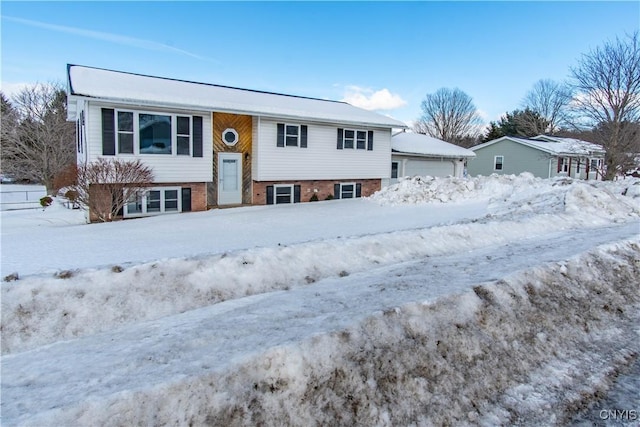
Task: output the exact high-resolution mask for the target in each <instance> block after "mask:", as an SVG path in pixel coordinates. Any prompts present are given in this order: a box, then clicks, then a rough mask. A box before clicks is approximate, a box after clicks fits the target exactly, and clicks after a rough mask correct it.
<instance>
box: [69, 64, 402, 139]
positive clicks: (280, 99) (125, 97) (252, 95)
mask: <svg viewBox="0 0 640 427" xmlns="http://www.w3.org/2000/svg"><path fill="white" fill-rule="evenodd" d="M67 77H68V85H69V89H68V90H69V95H70V98H72V99H71V100H70V103H73V98H74V97H86V98H95V99H100V100H105V101H109V102H118V103H125V104H138V105H154V106H166V107H173V108H181V109H190V110H203V111H221V112H228V113H237V114H248V115H257V116H266V117H278V118H295V119H305V120H310V121H316V122H329V123H345V124H354V125H362V126H379V127H386V128H406V127H407V125H406V124H404V123H403V122H401V121H399V120H395V119H392V118H390V117H387V116H384V115H382V114H378V113H375V112H373V111H367V110H364V109H362V108H358V107H354V106H353V105H350V104H347V103H346V102H340V101H330V100H324V99H317V98H308V97H302V96H292V95H283V94H278V93H271V92H264V91H257V90H249V89H240V88H234V87H228V86H220V85H214V84H207V83H197V82H190V81H184V80H176V79H169V78H164V77H153V76H146V75H140V74H133V73H126V72H121V71H112V70H105V69H101V68H93V67H86V66H81V65H67ZM70 110H73V108H70ZM71 118H72V119H73V117H71Z"/></svg>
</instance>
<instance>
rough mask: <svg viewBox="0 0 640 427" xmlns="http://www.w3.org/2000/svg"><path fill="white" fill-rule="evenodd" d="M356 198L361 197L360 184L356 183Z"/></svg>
mask: <svg viewBox="0 0 640 427" xmlns="http://www.w3.org/2000/svg"><path fill="white" fill-rule="evenodd" d="M356 197H362V184H361V183H359V182H358V183H356Z"/></svg>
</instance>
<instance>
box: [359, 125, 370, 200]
mask: <svg viewBox="0 0 640 427" xmlns="http://www.w3.org/2000/svg"><path fill="white" fill-rule="evenodd" d="M367 150H369V151H372V150H373V131H372V130H370V131H369V132H368V135H367ZM358 197H360V196H358Z"/></svg>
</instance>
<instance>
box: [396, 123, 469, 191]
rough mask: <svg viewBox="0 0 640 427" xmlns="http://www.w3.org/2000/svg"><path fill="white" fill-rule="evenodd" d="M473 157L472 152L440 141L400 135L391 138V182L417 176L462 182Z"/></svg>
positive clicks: (416, 135) (415, 135) (403, 133)
mask: <svg viewBox="0 0 640 427" xmlns="http://www.w3.org/2000/svg"><path fill="white" fill-rule="evenodd" d="M473 157H475V153H474V152H473V151H471V150H467V149H466V148H463V147H459V146H457V145H454V144H450V143H448V142H445V141H442V140H440V139H437V138H433V137H431V136H428V135H422V134H417V133H411V132H400V133H397V134H395V135H393V136H392V137H391V181H390V182H391V183H394V182H396V181H397V179H398V178H400V177H405V176H416V175H418V176H427V175H428V176H433V177H448V176H452V177H456V178H462V177H463V176H464V175H465V167H466V164H467V160H468V159H470V158H473Z"/></svg>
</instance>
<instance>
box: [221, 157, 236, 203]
mask: <svg viewBox="0 0 640 427" xmlns="http://www.w3.org/2000/svg"><path fill="white" fill-rule="evenodd" d="M241 203H242V153H218V205H239V204H241Z"/></svg>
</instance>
